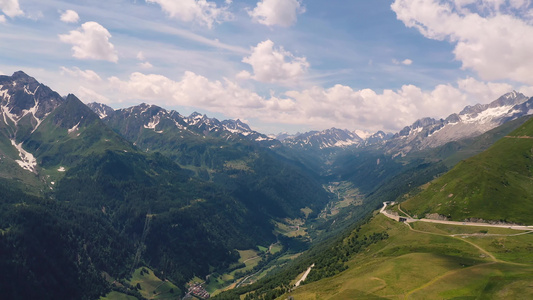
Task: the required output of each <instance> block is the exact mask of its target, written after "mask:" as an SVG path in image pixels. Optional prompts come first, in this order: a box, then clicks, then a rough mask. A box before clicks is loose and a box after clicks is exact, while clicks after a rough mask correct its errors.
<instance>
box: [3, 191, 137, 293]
mask: <svg viewBox="0 0 533 300" xmlns="http://www.w3.org/2000/svg"><path fill="white" fill-rule="evenodd" d="M0 193H1V195H2V197H0V229H1V231H2V233H1V235H0V253H1V255H0V269H1V270H2V272H1V274H0V290H1V291H2V295H3V296H2V297H5V298H6V299H96V298H99V297H100V296H101V295H104V294H105V293H107V292H108V291H109V289H110V286H109V284H108V283H107V282H106V280H105V278H104V277H103V276H102V272H107V273H108V274H110V275H111V276H114V277H124V276H126V275H127V272H128V267H129V265H130V264H131V259H132V251H131V250H130V249H131V247H128V245H129V244H130V243H129V241H128V240H127V239H125V238H124V237H123V236H122V235H121V234H120V233H119V232H118V231H117V230H116V229H115V228H114V227H113V226H112V225H111V222H109V220H108V219H107V218H105V216H103V215H102V214H101V213H97V212H95V211H94V210H91V209H86V208H83V207H73V206H71V205H68V204H66V203H61V202H57V201H53V200H45V199H41V198H38V197H33V196H28V195H26V194H23V193H21V192H20V191H16V190H13V189H10V188H9V186H6V185H0Z"/></svg>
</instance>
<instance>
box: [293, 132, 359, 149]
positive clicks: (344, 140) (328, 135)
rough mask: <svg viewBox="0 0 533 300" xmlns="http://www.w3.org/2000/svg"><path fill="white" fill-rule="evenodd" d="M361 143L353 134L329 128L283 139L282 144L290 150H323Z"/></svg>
mask: <svg viewBox="0 0 533 300" xmlns="http://www.w3.org/2000/svg"><path fill="white" fill-rule="evenodd" d="M361 142H363V139H362V138H360V137H359V136H358V135H357V134H355V133H354V132H351V131H348V130H343V129H337V128H331V129H326V130H323V131H310V132H306V133H303V134H300V135H297V136H294V137H287V138H285V139H283V144H284V145H286V146H289V147H291V148H309V149H310V148H313V149H325V148H332V147H346V146H352V145H358V144H360V143H361Z"/></svg>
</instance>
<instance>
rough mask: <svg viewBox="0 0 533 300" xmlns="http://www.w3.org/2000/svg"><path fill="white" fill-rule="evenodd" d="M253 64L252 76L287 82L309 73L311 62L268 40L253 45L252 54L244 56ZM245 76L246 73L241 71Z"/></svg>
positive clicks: (245, 60) (244, 59) (256, 78)
mask: <svg viewBox="0 0 533 300" xmlns="http://www.w3.org/2000/svg"><path fill="white" fill-rule="evenodd" d="M242 61H243V62H244V63H247V64H249V65H251V66H252V69H253V71H254V74H253V76H251V78H253V79H255V80H257V81H262V82H271V83H273V82H276V83H282V84H283V83H286V84H289V83H291V82H295V81H298V80H299V79H300V78H301V77H302V76H303V75H304V74H306V73H307V69H308V68H309V63H308V62H307V60H306V58H305V57H296V56H294V55H292V53H290V52H288V51H285V50H284V49H283V47H279V48H277V49H275V48H274V42H272V41H271V40H266V41H264V42H261V43H259V44H257V46H256V47H252V54H251V55H250V56H248V57H245V58H243V60H242ZM239 74H240V75H241V77H242V78H243V77H244V75H246V73H242V72H241V73H239Z"/></svg>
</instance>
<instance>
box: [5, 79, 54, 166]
mask: <svg viewBox="0 0 533 300" xmlns="http://www.w3.org/2000/svg"><path fill="white" fill-rule="evenodd" d="M63 102H64V99H63V98H61V96H60V95H59V94H57V93H55V92H53V91H52V90H51V89H50V88H48V87H47V86H45V85H43V84H40V83H39V82H37V80H35V79H34V78H33V77H30V76H28V75H26V74H25V73H24V72H22V71H19V72H16V73H14V74H13V75H12V76H0V109H1V114H2V116H1V118H0V135H2V136H3V137H4V138H7V139H9V141H10V144H11V146H12V147H14V148H15V149H16V150H17V151H16V153H18V156H13V157H11V158H12V159H13V160H14V161H15V162H16V163H17V164H18V165H19V166H20V167H21V168H23V169H24V170H27V171H30V172H34V173H35V172H36V166H37V160H36V159H35V157H34V155H33V154H31V153H30V152H28V151H26V150H25V149H24V147H23V142H24V141H25V140H26V139H27V138H28V137H29V136H30V135H31V134H32V133H33V132H34V131H35V130H36V129H37V128H38V127H39V126H40V125H41V123H42V122H43V120H44V119H45V118H46V117H47V116H48V115H49V114H50V113H51V112H52V111H54V110H55V109H56V108H57V107H58V106H59V105H61V104H62V103H63ZM6 152H7V153H9V152H10V151H9V150H8V149H0V156H2V157H5V155H6V154H3V153H6Z"/></svg>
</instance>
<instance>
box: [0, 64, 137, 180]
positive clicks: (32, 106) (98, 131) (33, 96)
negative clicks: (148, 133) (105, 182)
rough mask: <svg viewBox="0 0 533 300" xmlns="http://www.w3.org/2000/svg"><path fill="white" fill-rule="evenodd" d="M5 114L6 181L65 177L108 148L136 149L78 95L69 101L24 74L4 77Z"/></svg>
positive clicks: (0, 138)
mask: <svg viewBox="0 0 533 300" xmlns="http://www.w3.org/2000/svg"><path fill="white" fill-rule="evenodd" d="M0 110H1V111H0V165H1V167H0V177H6V178H11V177H14V178H18V177H19V176H20V174H21V173H20V171H21V170H23V172H24V173H25V174H26V173H27V172H31V173H34V174H36V175H38V176H39V175H42V174H43V173H42V172H41V171H43V170H47V171H46V172H54V171H56V170H57V171H58V172H60V173H61V172H64V171H65V170H66V169H68V168H69V167H72V166H74V165H75V164H76V163H77V162H78V161H79V160H80V157H82V156H83V155H85V154H86V153H87V152H91V153H93V152H95V151H97V150H96V149H101V148H102V147H101V145H102V144H105V145H106V146H107V147H109V148H111V147H115V146H116V147H117V148H120V149H130V148H129V145H128V144H127V143H126V142H125V141H124V140H123V139H122V138H121V137H119V136H118V135H116V134H115V133H114V132H112V131H111V130H110V129H108V128H107V127H106V126H105V125H104V124H103V123H102V122H101V121H100V119H99V118H98V116H97V115H95V114H94V113H93V112H92V111H91V110H90V109H89V108H87V107H86V106H85V105H84V104H83V103H82V102H81V101H80V100H79V99H78V98H76V96H74V95H68V96H67V97H64V98H63V97H61V96H60V95H59V94H58V93H56V92H54V91H52V90H51V89H50V88H48V87H47V86H45V85H43V84H41V83H39V82H37V80H35V79H34V78H32V77H30V76H28V75H26V74H25V73H24V72H21V71H19V72H16V73H14V74H13V75H12V76H0ZM86 151H87V152H86ZM17 165H18V166H19V167H20V169H18V168H17V167H16V166H17ZM59 170H60V171H59ZM23 176H25V175H23ZM49 178H50V176H48V177H41V178H40V179H38V177H37V176H36V177H34V179H32V180H38V181H40V182H48V181H49V180H50V179H49Z"/></svg>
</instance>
